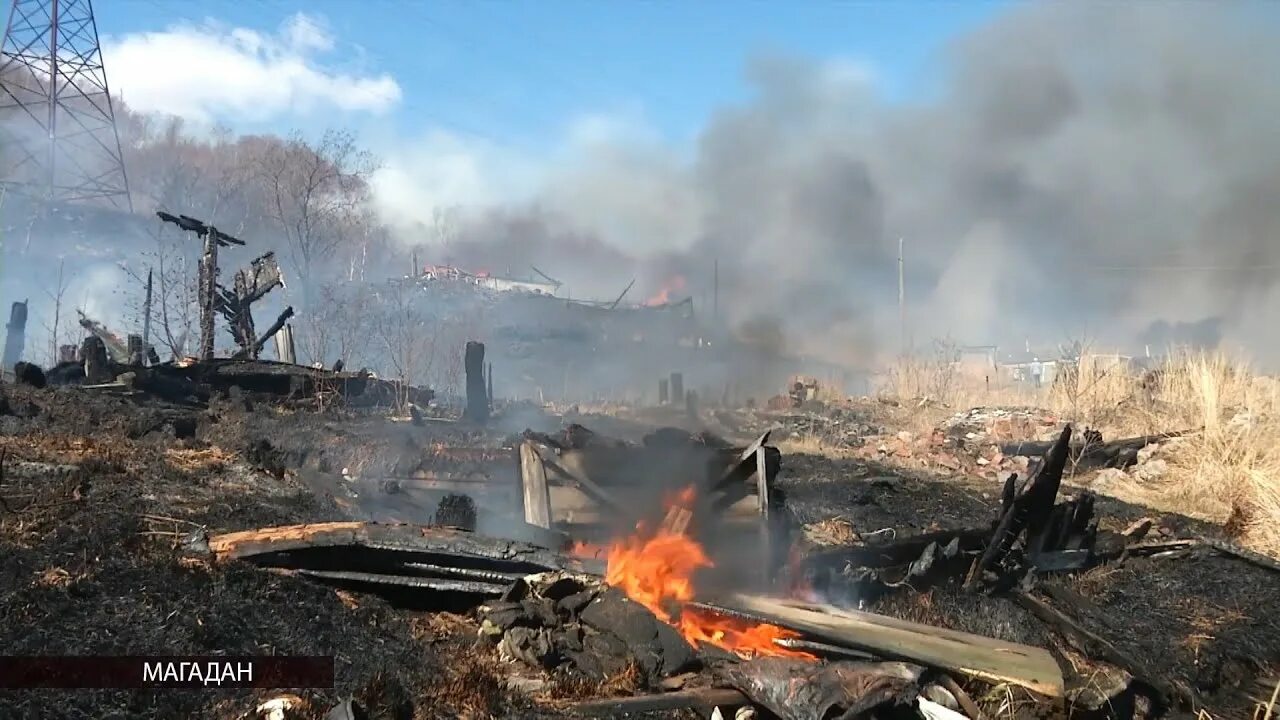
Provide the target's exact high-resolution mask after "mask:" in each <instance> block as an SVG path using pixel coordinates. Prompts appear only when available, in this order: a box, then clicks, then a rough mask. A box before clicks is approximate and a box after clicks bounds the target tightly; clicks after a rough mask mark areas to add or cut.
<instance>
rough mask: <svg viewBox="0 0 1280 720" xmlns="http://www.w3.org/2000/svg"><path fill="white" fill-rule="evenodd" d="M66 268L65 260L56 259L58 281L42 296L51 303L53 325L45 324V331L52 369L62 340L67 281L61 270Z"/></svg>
mask: <svg viewBox="0 0 1280 720" xmlns="http://www.w3.org/2000/svg"><path fill="white" fill-rule="evenodd" d="M65 266H66V259H65V258H59V259H58V279H57V281H56V282H54V284H53V288H54V289H53V290H49V289H47V288H46V289H45V291H44V294H45V295H48V296H49V299H50V300H52V301H53V323H52V324H46V325H45V330H47V331H48V333H49V366H50V367H53V366H54V365H57V364H58V345H59V344H61V343H62V340H63V339H64V337H63V333H62V298H63V296H64V295H65V294H66V292H67V281H66V280H65V279H64V276H63V270H64V268H65Z"/></svg>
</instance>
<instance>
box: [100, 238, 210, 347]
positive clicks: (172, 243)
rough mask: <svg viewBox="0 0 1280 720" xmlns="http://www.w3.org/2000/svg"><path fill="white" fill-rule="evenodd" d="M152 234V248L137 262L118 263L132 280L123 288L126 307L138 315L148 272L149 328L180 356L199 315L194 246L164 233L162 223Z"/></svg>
mask: <svg viewBox="0 0 1280 720" xmlns="http://www.w3.org/2000/svg"><path fill="white" fill-rule="evenodd" d="M151 236H152V238H153V239H154V241H155V247H154V248H153V249H152V250H149V251H147V252H145V253H142V256H141V258H140V262H139V263H137V264H136V265H134V264H129V263H122V264H121V266H120V267H121V269H122V270H124V273H125V274H126V275H128V276H129V279H130V280H132V281H133V282H132V285H131V287H129V288H128V289H127V290H126V291H125V293H126V295H127V297H128V306H129V308H130V310H131V311H133V313H134V315H135V316H136V317H138V318H141V316H142V314H143V312H144V310H143V308H142V302H143V294H144V289H145V287H146V282H147V280H146V278H147V272H148V271H150V272H151V273H152V276H153V283H154V286H153V289H152V300H151V302H152V313H153V315H152V317H153V318H154V320H153V322H152V329H153V331H155V335H156V336H157V337H158V338H159V343H158V344H159V345H162V346H164V347H165V348H167V349H168V350H169V352H170V354H171V356H172V357H183V356H185V355H187V342H188V340H189V339H191V338H192V337H193V333H194V332H195V328H196V324H197V321H198V320H199V317H200V309H199V301H198V293H197V291H198V288H197V287H196V261H195V249H194V248H195V246H194V245H193V244H192V243H189V242H184V240H185V238H183V237H176V236H175V235H174V234H173V233H167V232H166V231H165V226H164V225H161V224H157V225H156V227H155V229H153V230H152V231H151Z"/></svg>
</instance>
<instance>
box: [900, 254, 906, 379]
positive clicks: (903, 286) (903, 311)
mask: <svg viewBox="0 0 1280 720" xmlns="http://www.w3.org/2000/svg"><path fill="white" fill-rule="evenodd" d="M898 333H899V340H900V342H901V343H902V355H903V356H904V357H905V356H906V354H907V286H906V283H905V282H904V274H903V267H902V238H898Z"/></svg>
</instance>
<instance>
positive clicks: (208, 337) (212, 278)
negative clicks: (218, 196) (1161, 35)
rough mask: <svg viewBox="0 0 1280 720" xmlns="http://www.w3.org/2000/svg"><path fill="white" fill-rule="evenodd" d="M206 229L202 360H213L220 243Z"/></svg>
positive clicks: (202, 275) (201, 287) (201, 288)
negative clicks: (214, 316)
mask: <svg viewBox="0 0 1280 720" xmlns="http://www.w3.org/2000/svg"><path fill="white" fill-rule="evenodd" d="M211 229H212V228H209V229H206V230H205V232H203V233H202V234H201V235H202V237H203V239H204V253H203V254H202V255H201V256H200V281H199V293H200V297H199V302H200V359H201V360H212V359H213V312H214V309H215V303H216V298H217V291H216V288H217V283H218V242H217V240H216V237H217V236H215V235H214V234H213V233H212V232H209V230H211Z"/></svg>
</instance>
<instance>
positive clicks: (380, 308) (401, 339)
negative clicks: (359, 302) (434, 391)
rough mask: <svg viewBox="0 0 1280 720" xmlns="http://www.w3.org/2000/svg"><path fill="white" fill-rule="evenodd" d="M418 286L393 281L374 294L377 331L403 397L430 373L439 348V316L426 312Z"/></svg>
mask: <svg viewBox="0 0 1280 720" xmlns="http://www.w3.org/2000/svg"><path fill="white" fill-rule="evenodd" d="M416 289H417V288H416V286H415V285H413V284H411V283H404V282H392V283H388V284H387V285H386V286H385V287H383V288H382V289H380V290H379V291H378V292H377V293H376V295H375V296H374V298H373V300H374V302H375V303H376V308H375V309H374V312H373V313H372V314H373V315H374V317H375V318H376V321H375V322H374V332H375V333H376V335H377V338H378V339H379V340H381V341H382V342H381V344H382V346H383V347H385V348H386V351H387V361H388V362H389V363H390V366H391V370H392V372H393V373H394V374H395V379H396V381H397V382H398V383H399V384H400V386H401V388H402V392H403V393H405V395H404V396H402V398H401V400H402V401H403V400H404V399H405V397H407V392H408V390H407V388H408V387H409V386H410V385H413V384H414V383H420V382H422V381H423V380H424V379H425V378H429V377H430V376H431V372H432V370H433V369H434V367H435V365H436V359H437V352H438V350H439V342H438V334H439V319H438V318H437V317H436V316H434V315H431V314H429V313H426V312H423V310H422V308H421V307H420V303H419V302H417V300H418V298H417V297H416V292H415V291H416Z"/></svg>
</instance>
